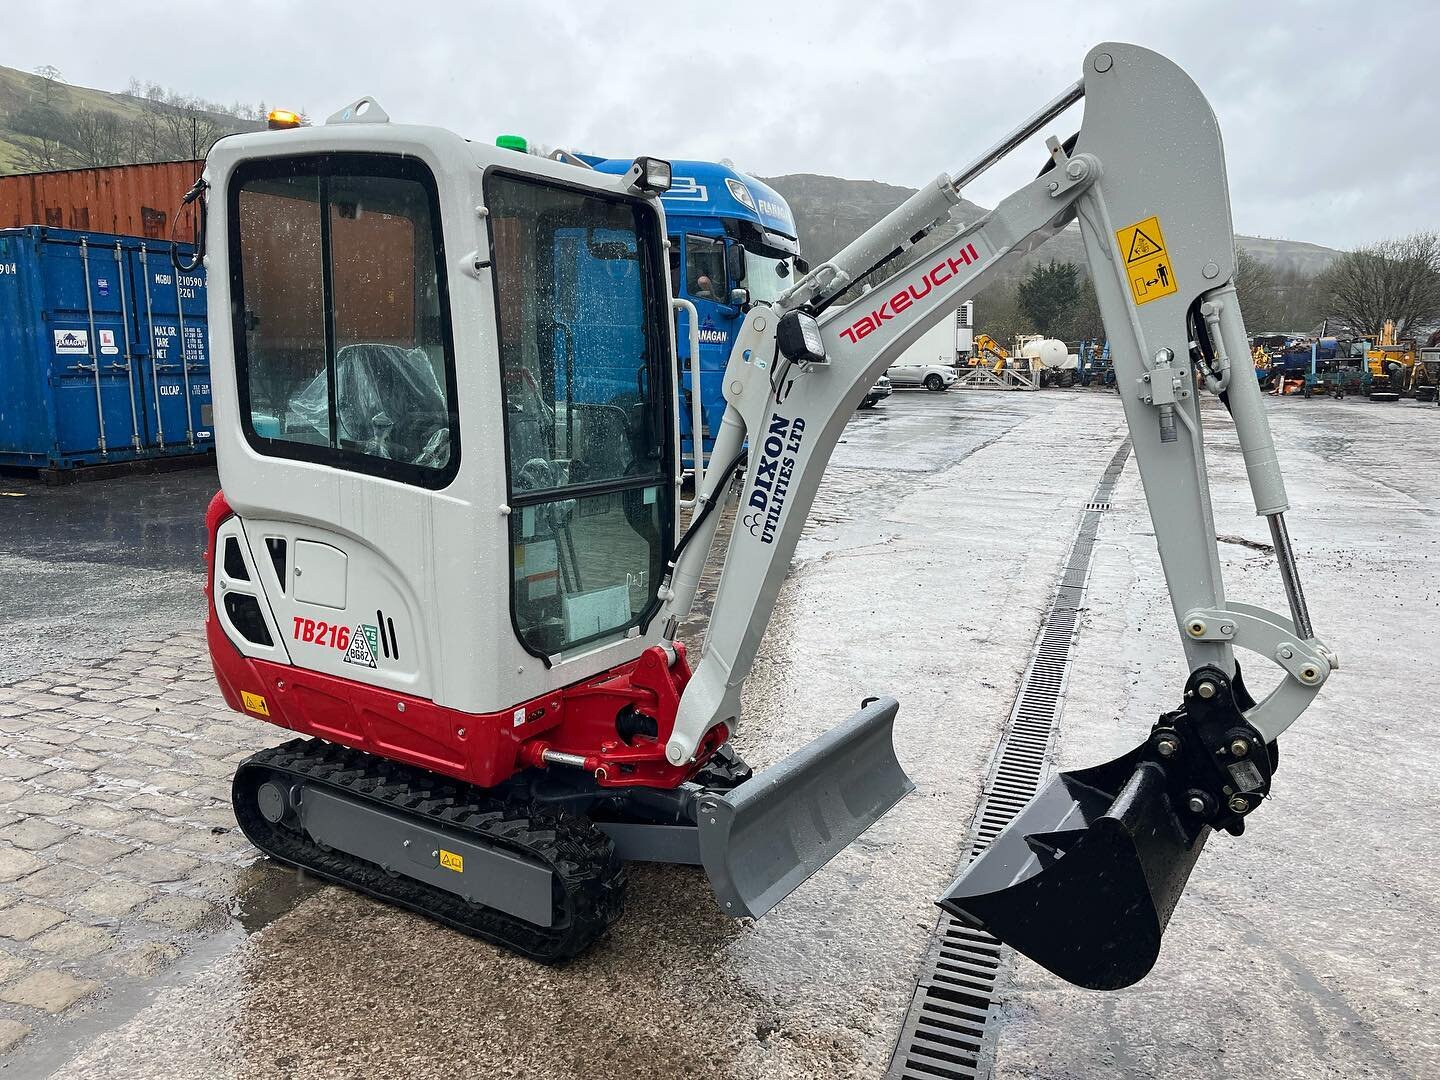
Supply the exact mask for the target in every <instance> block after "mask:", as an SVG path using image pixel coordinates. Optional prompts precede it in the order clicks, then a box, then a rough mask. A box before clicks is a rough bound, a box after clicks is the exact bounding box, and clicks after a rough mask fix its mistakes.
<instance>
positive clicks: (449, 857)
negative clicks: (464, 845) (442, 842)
mask: <svg viewBox="0 0 1440 1080" xmlns="http://www.w3.org/2000/svg"><path fill="white" fill-rule="evenodd" d="M440 865H441V866H442V867H444V868H445V869H446V870H454V871H455V872H456V873H457V874H463V873H464V872H465V856H464V855H457V854H455V852H453V851H446V850H445V849H444V848H443V847H442V848H441V849H440Z"/></svg>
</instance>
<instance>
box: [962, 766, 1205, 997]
mask: <svg viewBox="0 0 1440 1080" xmlns="http://www.w3.org/2000/svg"><path fill="white" fill-rule="evenodd" d="M1145 751H1146V747H1145V746H1144V745H1142V746H1139V747H1137V748H1136V749H1135V750H1132V751H1131V752H1130V753H1128V754H1126V755H1125V756H1124V757H1120V758H1116V759H1115V760H1114V761H1110V762H1107V763H1105V764H1104V765H1097V766H1094V767H1093V768H1089V769H1080V770H1078V771H1075V772H1066V773H1060V774H1059V775H1058V776H1055V777H1053V778H1052V779H1051V780H1050V781H1049V782H1048V783H1047V784H1046V785H1045V787H1044V788H1042V789H1041V790H1040V792H1039V794H1037V795H1036V796H1035V798H1034V799H1033V800H1031V802H1030V803H1029V805H1028V806H1026V807H1025V809H1024V810H1022V811H1021V812H1020V813H1019V815H1018V816H1017V817H1016V818H1015V819H1014V820H1013V821H1011V822H1010V824H1009V825H1008V826H1006V828H1005V829H1004V831H1002V832H1001V833H1000V835H999V836H997V837H996V838H995V839H994V841H992V842H991V844H990V846H989V847H988V848H986V850H985V851H984V853H983V854H981V856H980V857H979V858H978V859H976V860H975V861H974V862H972V863H971V864H970V865H969V866H968V867H967V868H966V869H965V870H964V872H963V873H961V875H960V876H959V878H957V879H956V881H955V882H954V884H952V885H951V886H950V888H949V889H948V890H947V891H946V893H945V895H944V896H943V897H941V899H940V901H939V903H940V906H941V907H942V908H944V909H945V910H946V911H948V912H949V913H950V914H951V915H953V916H955V918H957V919H959V920H960V921H961V922H964V923H966V924H968V925H970V926H974V927H977V928H982V929H984V930H986V931H988V932H989V933H991V934H993V935H994V936H995V937H997V938H999V939H1000V940H1001V941H1003V942H1005V944H1007V945H1009V946H1010V947H1011V948H1013V949H1015V950H1017V951H1019V952H1022V953H1024V954H1025V955H1026V956H1028V957H1030V959H1032V960H1034V961H1035V962H1036V963H1037V964H1040V965H1041V966H1042V967H1045V968H1048V969H1049V970H1050V971H1052V972H1054V973H1055V974H1056V975H1059V976H1060V977H1061V978H1062V979H1066V980H1068V981H1069V982H1072V983H1075V984H1076V985H1078V986H1083V987H1086V988H1088V989H1091V990H1118V989H1120V988H1121V987H1125V986H1129V985H1130V984H1131V983H1134V982H1137V981H1138V980H1140V979H1141V978H1143V977H1144V976H1145V974H1146V973H1147V972H1148V971H1149V970H1150V968H1151V967H1152V966H1153V965H1154V963H1155V959H1156V957H1157V956H1158V955H1159V953H1160V936H1161V934H1162V933H1164V931H1165V924H1166V923H1168V922H1169V921H1170V914H1171V912H1173V911H1174V910H1175V905H1176V903H1177V902H1178V901H1179V899H1180V893H1181V891H1182V890H1183V889H1184V888H1185V882H1186V879H1188V878H1189V876H1190V870H1191V868H1192V867H1193V866H1194V865H1195V860H1196V859H1198V858H1199V857H1200V849H1201V848H1202V847H1204V845H1205V839H1206V837H1207V836H1208V835H1209V833H1210V830H1209V828H1208V827H1205V826H1203V825H1201V826H1198V827H1195V826H1192V827H1189V828H1187V827H1186V826H1185V825H1184V824H1183V823H1182V821H1181V819H1180V818H1179V816H1178V815H1177V812H1176V807H1175V806H1174V805H1172V791H1173V789H1172V788H1171V787H1170V786H1169V784H1168V783H1167V780H1166V775H1165V771H1164V769H1163V768H1162V767H1161V766H1160V765H1159V764H1157V763H1156V762H1154V761H1153V760H1145Z"/></svg>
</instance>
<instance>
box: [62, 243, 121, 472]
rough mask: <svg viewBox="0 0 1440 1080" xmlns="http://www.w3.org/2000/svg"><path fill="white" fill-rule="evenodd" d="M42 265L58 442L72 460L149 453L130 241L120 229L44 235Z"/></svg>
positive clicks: (91, 461) (81, 461)
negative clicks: (132, 352)
mask: <svg viewBox="0 0 1440 1080" xmlns="http://www.w3.org/2000/svg"><path fill="white" fill-rule="evenodd" d="M117 252H119V253H120V261H117V259H116V255H117ZM39 265H40V277H41V282H42V296H43V308H42V311H41V313H40V314H41V318H42V322H43V324H44V325H43V329H42V331H41V333H42V339H41V341H40V348H41V350H42V353H43V354H45V355H48V356H49V368H50V385H51V387H52V389H53V392H54V398H55V428H56V450H57V451H58V453H59V455H60V456H62V457H64V458H66V459H68V461H67V464H94V463H97V462H100V461H103V460H107V459H109V458H111V457H112V456H119V457H133V456H135V455H137V454H138V453H141V452H142V451H143V449H144V441H143V439H142V437H141V436H142V433H143V425H142V424H141V423H140V404H139V393H140V386H139V381H138V375H139V373H138V372H137V371H135V370H134V368H133V367H132V366H131V363H130V360H131V359H132V358H131V357H130V356H129V349H128V348H127V345H128V336H127V333H126V328H127V313H126V311H125V288H126V287H127V283H126V282H125V281H124V280H123V275H124V270H125V262H124V252H123V249H120V248H117V247H116V240H115V238H114V237H105V236H99V235H97V236H95V237H83V238H76V239H69V238H66V239H55V238H51V237H44V238H42V239H41V241H40V252H39Z"/></svg>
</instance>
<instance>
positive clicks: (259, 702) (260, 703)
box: [240, 690, 270, 716]
mask: <svg viewBox="0 0 1440 1080" xmlns="http://www.w3.org/2000/svg"><path fill="white" fill-rule="evenodd" d="M240 703H241V704H242V705H244V706H245V708H246V709H248V710H249V711H250V712H253V713H254V714H255V715H256V716H269V715H270V707H269V706H268V705H266V704H265V699H264V698H263V697H261V696H260V695H259V694H252V693H250V691H249V690H241V691H240Z"/></svg>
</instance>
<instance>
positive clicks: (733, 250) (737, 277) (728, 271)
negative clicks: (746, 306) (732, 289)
mask: <svg viewBox="0 0 1440 1080" xmlns="http://www.w3.org/2000/svg"><path fill="white" fill-rule="evenodd" d="M725 275H726V276H727V277H728V278H729V279H730V280H731V281H744V280H745V245H744V244H739V243H736V244H731V245H729V246H728V247H726V249H725ZM731 303H734V301H733V300H732V301H731Z"/></svg>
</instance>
